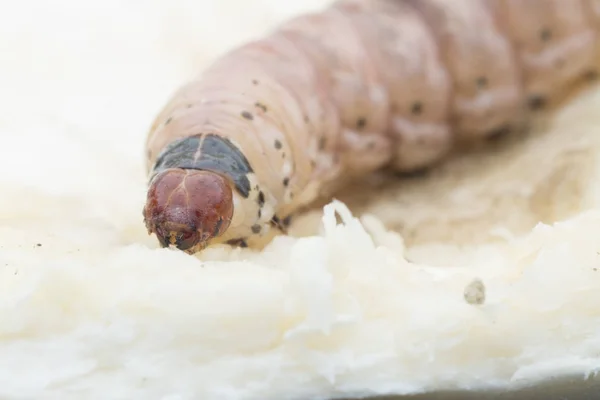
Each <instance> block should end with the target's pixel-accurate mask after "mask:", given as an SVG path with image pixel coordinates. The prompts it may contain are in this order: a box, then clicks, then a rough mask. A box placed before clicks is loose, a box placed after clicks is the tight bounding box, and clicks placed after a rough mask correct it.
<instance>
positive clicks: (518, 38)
mask: <svg viewBox="0 0 600 400" xmlns="http://www.w3.org/2000/svg"><path fill="white" fill-rule="evenodd" d="M493 6H494V10H495V14H496V15H497V17H498V21H500V23H501V26H502V27H503V30H504V32H505V33H506V35H507V36H508V37H510V39H511V41H512V42H513V43H514V46H515V49H516V51H517V54H518V60H519V65H520V66H521V68H522V70H523V74H524V81H525V91H526V94H527V99H528V103H529V106H530V107H531V108H533V109H539V108H542V107H544V106H546V105H550V104H557V103H558V102H560V100H561V96H563V95H564V94H565V93H566V92H567V91H569V89H570V88H571V86H572V85H574V84H575V83H576V82H577V81H578V80H580V79H581V78H582V77H584V76H586V75H589V73H590V72H591V71H595V70H596V66H595V65H594V64H595V62H594V61H595V60H594V58H595V47H596V32H595V31H594V29H593V27H592V24H591V23H590V21H589V19H588V16H587V15H586V8H585V6H584V3H583V2H582V1H580V0H569V1H564V0H527V1H523V0H494V1H493Z"/></svg>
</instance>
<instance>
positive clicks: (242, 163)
mask: <svg viewBox="0 0 600 400" xmlns="http://www.w3.org/2000/svg"><path fill="white" fill-rule="evenodd" d="M203 137H204V140H202V138H203ZM201 143H202V149H201V151H200V157H198V159H195V156H196V153H197V152H198V147H199V146H200V144H201ZM168 168H182V169H196V170H204V171H213V172H216V173H221V174H224V175H226V176H228V177H229V178H231V180H232V181H233V183H234V185H235V188H236V190H237V191H238V192H239V193H240V194H241V195H242V196H243V197H244V198H248V196H249V195H250V181H249V180H248V174H249V173H252V172H254V171H253V170H252V167H251V166H250V163H249V162H248V159H247V158H246V157H245V156H244V155H243V154H242V152H241V151H240V150H239V149H238V148H237V147H236V146H235V145H234V144H233V143H232V142H231V141H230V140H229V139H227V138H224V137H221V136H218V135H214V134H207V135H203V134H199V135H194V136H188V137H185V138H182V139H178V140H175V141H173V142H172V143H170V144H169V145H168V146H167V147H165V149H164V150H163V151H162V152H161V154H160V155H159V156H158V158H157V160H156V163H155V164H154V172H155V173H158V172H161V171H163V170H165V169H168Z"/></svg>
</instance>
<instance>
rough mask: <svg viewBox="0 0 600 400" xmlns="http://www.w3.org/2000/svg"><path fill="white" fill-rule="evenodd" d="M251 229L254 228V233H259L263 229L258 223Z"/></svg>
mask: <svg viewBox="0 0 600 400" xmlns="http://www.w3.org/2000/svg"><path fill="white" fill-rule="evenodd" d="M250 229H252V233H254V234H259V233H260V231H262V227H261V226H260V225H258V224H254V225H252V227H251V228H250Z"/></svg>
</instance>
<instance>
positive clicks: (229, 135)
mask: <svg viewBox="0 0 600 400" xmlns="http://www.w3.org/2000/svg"><path fill="white" fill-rule="evenodd" d="M599 35H600V1H598V0H570V1H568V2H566V1H564V0H528V1H523V0H337V1H335V2H333V3H331V4H330V5H329V6H328V7H327V8H325V9H323V10H321V11H319V12H313V13H310V14H304V15H300V16H297V17H295V18H292V19H290V20H288V21H286V22H284V23H282V24H281V25H279V26H277V27H276V28H275V29H274V30H273V31H271V32H270V33H269V34H268V35H265V36H264V37H262V38H260V39H256V40H254V41H251V42H247V43H246V44H244V45H241V46H238V47H236V48H234V49H232V50H231V51H229V52H228V53H226V54H225V55H223V56H221V57H220V58H218V59H217V60H215V61H214V62H213V63H212V64H211V65H209V67H208V68H207V69H205V70H204V71H202V73H201V74H199V75H198V77H197V78H196V79H194V80H193V81H191V82H188V83H187V84H185V85H184V86H182V87H181V88H179V89H178V91H177V92H176V93H175V94H174V95H173V97H172V98H171V99H170V100H169V102H168V103H167V104H166V106H165V107H164V109H163V110H162V111H161V112H160V113H159V115H158V116H157V117H156V119H155V120H154V122H153V125H152V127H151V129H150V132H149V134H148V137H147V142H146V150H147V164H146V166H147V172H148V176H149V188H148V193H147V200H146V204H145V206H144V210H143V216H144V221H145V224H146V227H147V229H148V232H149V233H150V234H152V233H154V234H156V236H157V238H158V240H159V243H160V244H161V245H162V246H163V247H167V246H174V247H176V248H178V249H180V250H183V251H185V252H187V253H190V254H192V253H195V252H197V251H200V250H202V249H203V248H205V247H206V246H208V245H210V244H214V243H229V244H235V245H241V246H248V245H250V246H252V244H253V242H254V241H256V240H258V239H259V238H261V237H262V236H263V235H266V234H268V233H269V232H271V231H273V230H274V229H275V230H277V231H282V232H285V230H286V226H287V224H288V223H289V219H290V218H291V217H292V216H293V215H294V213H296V212H298V210H300V209H302V208H303V207H307V206H310V205H311V203H313V202H314V201H315V200H317V199H318V198H322V197H323V196H331V195H332V194H333V193H335V191H336V190H338V189H340V188H341V187H342V186H344V185H345V184H347V183H348V182H349V181H350V180H352V179H356V178H358V177H364V176H366V175H368V174H370V173H373V172H374V171H376V170H380V169H391V170H394V171H399V172H404V171H413V170H417V169H422V168H425V167H428V166H431V165H434V164H436V163H438V162H440V161H442V160H444V158H445V157H446V156H447V155H448V154H449V153H450V152H451V151H452V150H453V149H455V148H457V146H459V145H460V144H461V143H477V142H484V141H485V139H486V138H490V137H496V136H500V135H505V134H514V133H519V132H522V131H523V130H524V129H525V127H526V124H527V121H528V118H529V115H530V113H531V112H532V110H536V109H541V108H548V107H549V106H551V105H552V104H555V103H557V102H559V101H560V100H561V99H562V98H564V97H565V95H566V93H567V92H569V91H570V90H572V88H574V87H576V86H577V85H578V84H579V83H582V82H585V81H586V80H587V79H589V78H590V77H594V76H596V74H597V69H598V67H599V66H600V62H599V59H600V37H599Z"/></svg>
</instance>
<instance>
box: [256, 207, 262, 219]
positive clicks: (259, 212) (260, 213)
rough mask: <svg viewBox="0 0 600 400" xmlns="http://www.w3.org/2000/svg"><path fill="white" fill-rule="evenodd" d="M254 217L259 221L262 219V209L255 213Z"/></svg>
mask: <svg viewBox="0 0 600 400" xmlns="http://www.w3.org/2000/svg"><path fill="white" fill-rule="evenodd" d="M256 216H257V217H258V218H259V219H260V218H261V217H262V209H260V208H259V209H258V213H256Z"/></svg>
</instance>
